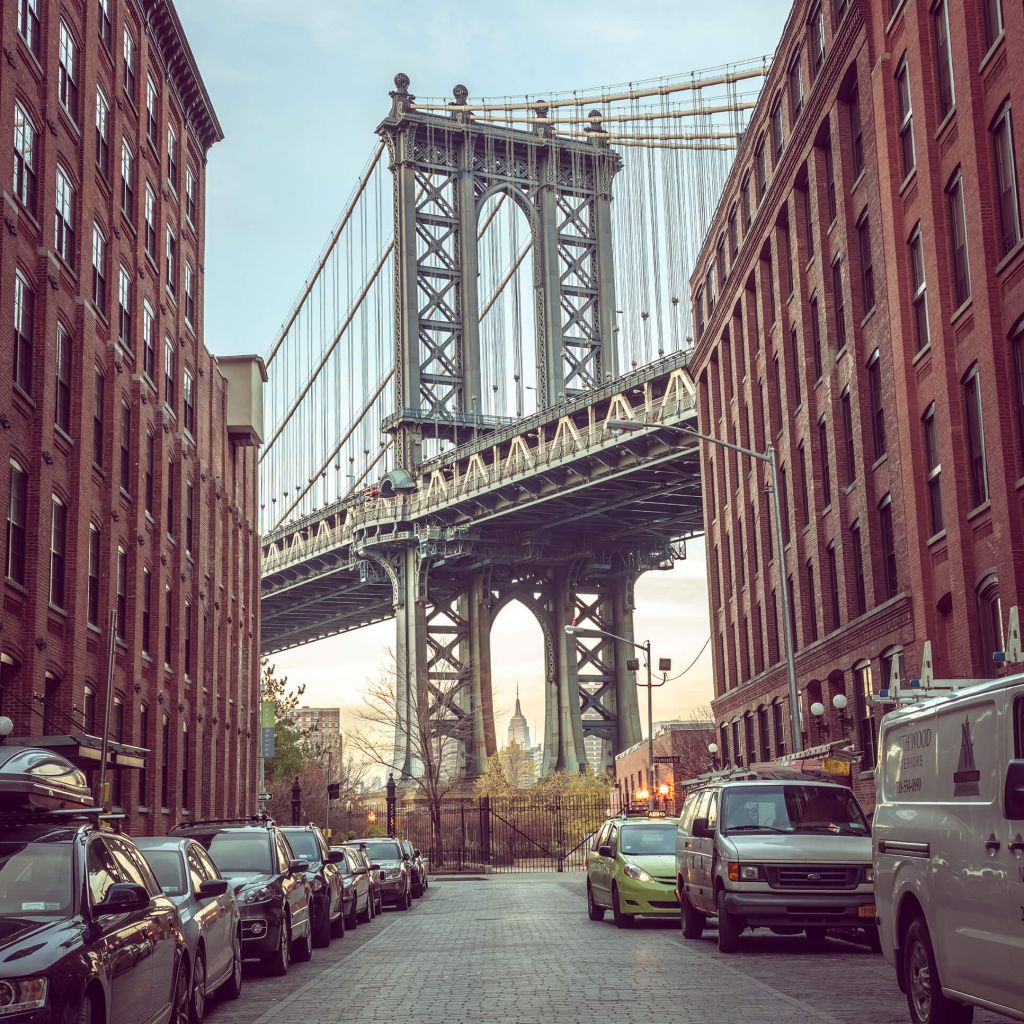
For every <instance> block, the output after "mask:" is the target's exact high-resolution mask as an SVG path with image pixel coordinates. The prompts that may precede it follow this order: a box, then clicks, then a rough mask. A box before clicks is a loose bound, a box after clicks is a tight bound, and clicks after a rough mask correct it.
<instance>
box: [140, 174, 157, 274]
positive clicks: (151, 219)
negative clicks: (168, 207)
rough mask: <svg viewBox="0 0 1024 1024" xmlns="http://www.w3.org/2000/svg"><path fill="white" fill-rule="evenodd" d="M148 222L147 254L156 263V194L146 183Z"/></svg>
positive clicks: (144, 214) (146, 216) (146, 213)
mask: <svg viewBox="0 0 1024 1024" xmlns="http://www.w3.org/2000/svg"><path fill="white" fill-rule="evenodd" d="M143 216H144V218H145V222H146V254H147V255H148V256H149V258H150V259H151V260H153V261H154V262H156V193H155V192H154V191H153V186H152V185H150V183H149V182H148V181H147V182H146V206H145V211H144V213H143Z"/></svg>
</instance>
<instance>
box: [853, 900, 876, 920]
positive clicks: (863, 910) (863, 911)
mask: <svg viewBox="0 0 1024 1024" xmlns="http://www.w3.org/2000/svg"><path fill="white" fill-rule="evenodd" d="M857 916H858V917H874V916H875V905H874V903H869V904H868V905H867V906H866V907H858V908H857Z"/></svg>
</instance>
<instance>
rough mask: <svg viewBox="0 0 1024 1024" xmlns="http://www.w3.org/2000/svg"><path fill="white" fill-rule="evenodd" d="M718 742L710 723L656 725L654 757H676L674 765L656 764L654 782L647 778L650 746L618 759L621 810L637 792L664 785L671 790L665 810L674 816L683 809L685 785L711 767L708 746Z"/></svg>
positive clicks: (636, 747)
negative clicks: (683, 784) (715, 741)
mask: <svg viewBox="0 0 1024 1024" xmlns="http://www.w3.org/2000/svg"><path fill="white" fill-rule="evenodd" d="M714 739H715V732H714V728H713V727H712V724H711V723H710V722H655V723H654V756H655V757H676V758H678V760H677V761H676V762H675V763H674V764H672V763H669V764H655V766H654V773H653V774H654V778H653V779H650V778H648V774H647V755H648V749H647V743H646V742H643V743H637V744H635V745H634V746H632V747H630V748H629V749H628V750H624V751H623V752H622V753H621V754H619V755H617V756H616V758H615V784H616V787H617V789H618V792H619V805H620V806H622V807H625V806H627V805H628V804H630V803H634V802H635V794H636V792H637V790H639V789H643V788H648V789H649V790H651V791H653V792H656V791H657V788H658V786H659V785H660V784H661V783H665V784H667V785H668V786H669V795H668V797H667V798H666V804H665V807H664V809H665V810H667V811H670V812H672V813H675V812H676V811H678V810H679V808H680V807H681V806H682V802H683V799H684V798H685V795H686V794H685V790H684V789H683V787H682V785H681V784H682V783H683V782H685V781H686V780H687V779H693V778H696V777H697V776H698V775H700V774H701V773H702V772H706V771H707V770H708V769H709V768H710V767H711V755H710V754H709V753H708V744H709V743H711V742H713V741H714Z"/></svg>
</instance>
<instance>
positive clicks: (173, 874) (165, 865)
mask: <svg viewBox="0 0 1024 1024" xmlns="http://www.w3.org/2000/svg"><path fill="white" fill-rule="evenodd" d="M142 856H143V857H145V858H146V863H147V864H149V866H150V867H151V868H152V869H153V874H154V875H156V880H157V881H158V882H159V883H160V888H161V889H163V891H164V893H165V894H166V895H168V896H184V895H185V893H186V891H187V890H186V888H185V865H184V864H183V863H182V860H181V854H180V853H178V851H177V850H143V851H142Z"/></svg>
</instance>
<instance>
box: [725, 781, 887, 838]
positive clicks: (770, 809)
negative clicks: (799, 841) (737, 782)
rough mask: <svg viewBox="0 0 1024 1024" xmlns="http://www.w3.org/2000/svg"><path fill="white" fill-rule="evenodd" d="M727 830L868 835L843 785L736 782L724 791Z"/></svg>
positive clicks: (856, 807)
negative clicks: (744, 783) (770, 784)
mask: <svg viewBox="0 0 1024 1024" xmlns="http://www.w3.org/2000/svg"><path fill="white" fill-rule="evenodd" d="M722 829H723V830H724V831H725V832H767V833H772V832H783V833H787V834H788V833H793V832H801V833H814V832H820V833H822V834H823V835H829V834H831V835H848V836H866V835H867V834H868V826H867V822H866V821H865V820H864V815H863V814H862V813H861V809H860V807H859V806H858V804H857V801H856V800H855V799H854V797H853V794H852V793H851V792H850V791H849V790H848V789H844V788H843V787H841V786H801V785H782V784H780V785H778V786H735V787H730V788H729V789H727V790H726V792H725V805H724V809H723V814H722Z"/></svg>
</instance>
